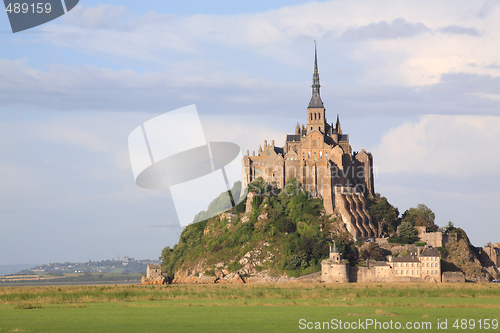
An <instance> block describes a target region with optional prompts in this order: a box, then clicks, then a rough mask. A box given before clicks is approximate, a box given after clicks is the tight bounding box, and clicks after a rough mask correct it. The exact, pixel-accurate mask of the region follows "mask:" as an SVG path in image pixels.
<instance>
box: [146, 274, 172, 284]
mask: <svg viewBox="0 0 500 333" xmlns="http://www.w3.org/2000/svg"><path fill="white" fill-rule="evenodd" d="M167 283H168V278H167V277H165V276H162V275H160V276H158V277H156V278H153V279H148V278H147V277H146V276H143V277H142V279H141V284H145V285H155V284H167Z"/></svg>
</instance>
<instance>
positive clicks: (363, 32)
mask: <svg viewBox="0 0 500 333" xmlns="http://www.w3.org/2000/svg"><path fill="white" fill-rule="evenodd" d="M429 31H430V30H429V28H427V27H426V26H425V25H424V24H422V23H420V22H418V23H415V24H412V23H410V22H407V21H406V20H405V19H403V18H397V19H395V20H393V21H392V22H391V23H387V22H385V21H382V22H378V23H370V24H368V25H365V26H362V27H358V28H348V29H347V30H345V31H344V32H343V33H342V35H341V37H340V38H343V39H346V40H355V41H359V40H368V39H395V38H407V37H413V36H416V35H420V34H423V33H426V32H429Z"/></svg>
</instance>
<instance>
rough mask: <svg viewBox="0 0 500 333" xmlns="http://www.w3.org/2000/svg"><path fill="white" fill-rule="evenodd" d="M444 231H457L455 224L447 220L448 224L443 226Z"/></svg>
mask: <svg viewBox="0 0 500 333" xmlns="http://www.w3.org/2000/svg"><path fill="white" fill-rule="evenodd" d="M443 231H444V233H453V232H457V228H455V225H454V224H453V222H451V221H448V224H447V225H446V226H445V227H444V228H443Z"/></svg>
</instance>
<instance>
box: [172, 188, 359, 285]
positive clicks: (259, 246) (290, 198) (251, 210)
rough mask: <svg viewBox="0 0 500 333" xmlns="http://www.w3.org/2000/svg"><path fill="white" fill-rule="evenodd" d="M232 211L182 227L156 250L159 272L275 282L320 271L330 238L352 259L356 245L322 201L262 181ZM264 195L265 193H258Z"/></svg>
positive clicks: (184, 278) (183, 278)
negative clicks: (175, 240) (174, 240)
mask: <svg viewBox="0 0 500 333" xmlns="http://www.w3.org/2000/svg"><path fill="white" fill-rule="evenodd" d="M252 186H253V187H252V190H253V192H250V193H249V195H248V196H247V197H246V198H245V199H244V200H242V201H241V203H240V204H238V205H237V206H236V207H235V208H233V209H232V210H230V211H228V212H226V213H224V214H222V215H220V216H217V217H214V218H211V219H208V220H204V221H201V222H198V223H194V224H191V225H189V226H187V227H186V228H185V229H184V230H183V232H182V234H181V237H180V240H179V243H178V244H176V245H175V246H174V247H173V248H169V247H166V248H165V249H163V251H162V259H163V264H162V270H163V271H164V272H167V273H168V275H169V277H170V278H171V279H173V282H174V283H212V282H243V280H246V281H278V280H286V279H290V278H294V277H298V276H303V275H307V274H311V273H314V272H318V271H320V270H321V266H320V263H321V260H322V259H323V258H326V257H327V256H328V249H329V245H330V244H332V241H335V242H336V244H337V246H338V247H339V249H340V250H341V251H342V252H343V253H346V254H348V257H349V255H350V257H351V259H354V260H355V259H357V257H355V256H356V253H357V251H356V248H355V246H354V244H353V243H352V242H351V241H350V240H349V234H348V233H347V231H346V230H345V228H343V223H339V218H338V217H335V216H327V215H325V214H324V209H323V204H322V200H320V199H317V198H312V197H311V196H310V194H309V193H307V192H304V191H301V190H300V186H299V183H298V181H297V180H295V179H292V180H291V181H290V182H288V184H287V187H286V188H287V191H283V192H281V191H278V190H276V189H272V188H271V187H270V186H269V185H268V184H265V183H264V182H263V181H261V180H260V181H256V182H254V183H252ZM264 193H266V194H264Z"/></svg>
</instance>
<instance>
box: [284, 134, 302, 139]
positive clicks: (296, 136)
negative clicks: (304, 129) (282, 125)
mask: <svg viewBox="0 0 500 333" xmlns="http://www.w3.org/2000/svg"><path fill="white" fill-rule="evenodd" d="M286 141H300V135H295V134H293V135H292V134H289V135H287V136H286Z"/></svg>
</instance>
